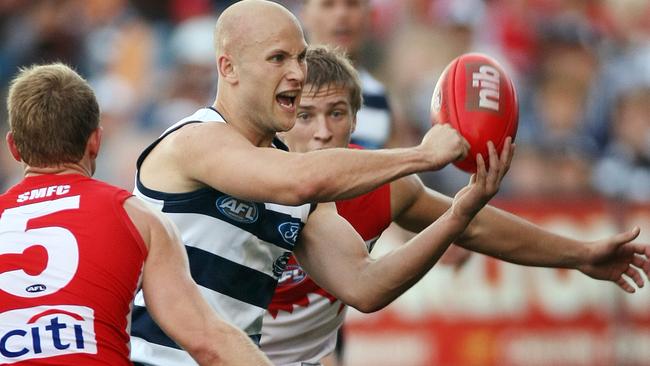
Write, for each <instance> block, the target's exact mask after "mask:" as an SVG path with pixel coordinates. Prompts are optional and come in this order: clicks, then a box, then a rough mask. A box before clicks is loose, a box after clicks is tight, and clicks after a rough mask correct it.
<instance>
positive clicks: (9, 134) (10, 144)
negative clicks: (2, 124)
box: [6, 131, 23, 163]
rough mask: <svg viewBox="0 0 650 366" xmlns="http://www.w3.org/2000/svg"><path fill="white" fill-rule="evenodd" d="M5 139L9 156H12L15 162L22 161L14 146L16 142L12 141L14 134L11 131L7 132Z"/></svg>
mask: <svg viewBox="0 0 650 366" xmlns="http://www.w3.org/2000/svg"><path fill="white" fill-rule="evenodd" d="M6 140H7V148H8V149H9V152H10V153H11V156H13V158H14V160H16V161H17V162H19V163H20V162H22V161H23V159H22V158H21V157H20V152H19V151H18V147H16V142H15V141H14V134H13V133H12V132H11V131H9V132H7V137H6Z"/></svg>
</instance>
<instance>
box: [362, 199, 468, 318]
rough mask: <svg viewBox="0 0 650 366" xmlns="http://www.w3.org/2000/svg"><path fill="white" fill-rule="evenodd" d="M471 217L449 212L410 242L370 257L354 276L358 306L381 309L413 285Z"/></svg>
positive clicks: (367, 309) (363, 308)
mask: <svg viewBox="0 0 650 366" xmlns="http://www.w3.org/2000/svg"><path fill="white" fill-rule="evenodd" d="M470 220H471V218H468V217H458V216H455V215H453V214H452V213H451V211H447V212H445V213H444V214H443V215H442V216H441V217H440V218H439V219H438V220H436V222H434V223H433V224H431V225H430V226H428V227H427V228H425V229H424V230H423V231H421V232H420V233H419V234H418V235H416V236H415V237H413V239H411V240H410V241H408V242H407V243H406V244H404V245H402V246H400V247H398V248H396V249H394V250H393V251H391V252H389V253H388V254H386V255H384V256H382V257H381V258H379V259H376V260H370V261H369V262H368V263H367V264H366V265H365V266H364V267H363V268H362V269H361V270H360V273H359V275H358V276H357V279H355V280H353V283H354V285H355V286H354V288H355V289H354V290H353V293H352V294H351V296H356V298H355V302H356V303H357V304H359V306H355V307H357V308H358V309H359V310H361V311H364V312H373V311H377V310H379V309H381V308H383V307H385V306H386V305H388V304H389V303H391V302H392V301H393V300H395V299H396V298H397V297H399V296H400V295H401V294H403V293H404V292H405V291H406V290H408V289H409V288H410V287H411V286H413V285H414V284H415V283H416V282H417V281H419V280H420V278H422V276H424V274H426V273H427V272H428V271H429V270H430V269H431V268H432V267H433V266H434V265H435V264H436V263H437V262H438V260H439V259H440V257H441V256H442V255H443V253H444V252H445V250H447V248H448V247H449V245H450V244H451V243H452V242H454V241H455V240H456V239H457V238H458V236H459V235H460V234H461V233H462V232H463V230H465V228H466V227H467V225H468V223H469V222H470Z"/></svg>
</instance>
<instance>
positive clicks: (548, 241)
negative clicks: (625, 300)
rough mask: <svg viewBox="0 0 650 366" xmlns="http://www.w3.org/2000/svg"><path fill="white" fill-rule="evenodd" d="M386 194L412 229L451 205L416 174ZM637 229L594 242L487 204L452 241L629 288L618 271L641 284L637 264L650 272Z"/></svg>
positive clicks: (397, 217)
mask: <svg viewBox="0 0 650 366" xmlns="http://www.w3.org/2000/svg"><path fill="white" fill-rule="evenodd" d="M391 196H392V198H391V199H392V200H393V201H392V203H391V204H392V207H393V208H394V210H395V212H394V220H395V221H396V222H397V223H398V224H399V225H400V226H402V227H404V228H406V229H408V230H411V231H414V232H418V231H420V230H422V229H424V228H425V227H426V226H427V225H429V224H430V223H431V222H432V221H433V220H435V219H436V218H437V217H439V216H440V215H442V214H443V213H444V212H445V210H447V209H448V208H449V207H450V206H451V204H452V199H451V198H449V197H447V196H445V195H442V194H440V193H438V192H435V191H433V190H431V189H429V188H426V187H425V186H424V185H423V184H422V182H421V181H420V180H419V179H418V178H417V177H416V176H409V177H404V178H402V179H399V180H397V181H395V182H393V183H391ZM637 234H638V230H636V229H633V230H630V231H627V232H624V233H620V234H618V235H614V236H611V237H609V238H605V239H603V240H599V241H595V242H585V241H580V240H574V239H571V238H568V237H565V236H562V235H558V234H554V233H552V232H550V231H548V230H545V229H542V228H541V227H539V226H537V225H534V224H532V223H531V222H529V221H526V220H524V219H522V218H519V217H517V216H515V215H513V214H510V213H508V212H506V211H503V210H500V209H497V208H495V207H492V206H489V205H488V206H486V207H485V208H483V209H482V210H481V212H479V213H478V214H477V215H476V218H475V219H474V220H472V222H471V223H470V225H469V226H468V228H467V230H465V231H464V232H463V234H461V235H460V237H459V238H458V240H457V241H456V242H455V243H456V244H458V245H461V246H463V247H464V248H467V249H469V250H472V251H476V252H480V253H484V254H487V255H490V256H493V257H495V258H499V259H502V260H505V261H508V262H512V263H517V264H522V265H528V266H543V267H561V268H571V269H578V270H580V271H581V272H583V273H585V274H586V275H588V276H590V277H592V278H595V279H599V280H608V281H612V282H614V283H616V284H617V285H618V286H620V287H621V288H622V289H623V290H625V291H627V292H634V288H633V287H632V286H631V285H630V284H629V283H628V282H626V281H625V280H624V279H623V275H625V276H627V277H629V278H630V279H632V280H633V281H634V282H635V283H636V284H637V285H638V286H641V285H642V284H643V281H642V278H641V276H640V273H639V271H638V270H637V269H641V270H642V271H644V272H645V273H646V274H647V273H649V272H650V262H649V261H648V256H650V246H647V245H642V244H638V243H631V241H632V240H633V239H634V238H636V236H637Z"/></svg>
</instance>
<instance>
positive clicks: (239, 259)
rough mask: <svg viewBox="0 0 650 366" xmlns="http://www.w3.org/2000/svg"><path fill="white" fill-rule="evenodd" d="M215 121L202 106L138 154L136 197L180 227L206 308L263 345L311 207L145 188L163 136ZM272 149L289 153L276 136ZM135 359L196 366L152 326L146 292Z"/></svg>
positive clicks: (134, 333) (135, 330) (138, 314)
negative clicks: (143, 175) (145, 169)
mask: <svg viewBox="0 0 650 366" xmlns="http://www.w3.org/2000/svg"><path fill="white" fill-rule="evenodd" d="M215 122H216V123H225V120H224V119H223V117H221V115H219V113H218V112H217V111H216V110H214V109H212V108H203V109H200V110H199V111H197V112H196V113H194V114H193V115H192V116H190V117H187V118H185V119H183V120H181V121H179V122H178V123H176V124H175V125H173V126H171V127H170V128H169V129H167V131H165V132H164V133H163V134H162V135H161V136H160V137H159V138H158V139H157V140H156V141H155V142H154V143H153V144H151V145H150V146H149V147H148V148H147V149H145V150H144V152H143V153H142V155H140V158H139V159H138V162H137V168H138V173H137V174H136V188H135V190H134V194H135V195H136V196H138V197H139V198H141V199H143V200H144V201H146V202H148V203H150V204H152V205H153V206H155V208H157V209H159V210H161V211H162V212H164V213H165V214H167V216H168V217H169V218H170V219H171V220H172V221H173V222H174V223H175V224H176V226H178V228H179V230H180V232H181V237H182V240H183V243H184V244H185V248H186V250H187V255H188V257H189V263H190V271H191V273H192V277H193V278H194V280H195V281H196V283H197V284H198V285H199V288H200V290H201V293H202V294H203V297H204V298H205V299H206V300H207V301H208V303H209V304H210V305H211V306H212V307H213V308H214V309H215V310H216V311H217V312H218V313H219V315H221V316H222V317H223V318H225V319H227V320H228V321H230V322H231V323H233V324H234V325H235V326H237V327H239V328H241V329H242V330H243V331H244V332H245V333H246V334H248V335H249V336H250V337H251V339H253V340H254V341H255V342H256V343H259V337H260V330H261V327H262V317H263V315H264V312H265V311H266V308H267V306H268V305H269V303H270V301H271V297H272V296H273V292H274V290H275V286H276V284H277V280H278V278H279V276H280V275H281V274H282V271H283V270H284V267H285V265H286V260H287V257H288V255H289V252H290V251H292V250H293V247H294V245H295V244H296V240H297V238H298V233H299V232H300V230H301V229H302V227H303V226H304V224H305V222H306V220H307V217H308V215H309V213H310V210H311V205H309V204H306V205H302V206H283V205H278V204H269V203H259V202H250V201H245V200H241V199H238V198H236V197H232V196H229V195H227V194H225V193H223V192H220V191H218V190H216V189H212V188H209V187H206V188H202V189H199V190H196V191H194V192H188V193H165V192H159V191H154V190H151V189H148V188H146V187H145V186H144V185H143V184H142V182H141V181H140V176H139V168H140V166H141V164H142V162H143V160H144V158H145V157H146V156H147V155H148V154H149V152H150V151H151V150H152V149H153V148H154V147H155V146H156V145H157V144H158V143H159V142H160V141H161V140H162V139H163V138H164V137H165V136H167V135H168V134H170V133H171V132H173V131H176V130H177V129H179V128H181V127H183V126H184V125H186V124H189V123H215ZM274 146H275V147H276V148H280V149H285V150H286V146H285V145H284V144H282V142H280V141H279V140H277V139H276V141H274ZM131 359H132V360H133V361H134V362H136V363H140V364H144V365H158V366H162V365H170V366H171V365H196V363H195V362H194V361H193V360H192V358H191V357H190V356H189V354H187V353H186V352H185V351H183V350H181V349H180V348H179V346H178V345H176V344H175V343H174V342H173V341H172V340H171V339H170V338H168V337H167V336H166V335H165V334H164V333H163V332H162V330H161V329H160V328H159V327H158V326H157V325H156V323H154V321H153V320H152V318H151V317H150V316H149V313H148V312H147V309H146V307H145V304H144V298H143V295H142V291H139V292H138V293H137V294H136V297H135V304H134V309H133V319H132V324H131Z"/></svg>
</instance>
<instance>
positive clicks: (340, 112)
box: [330, 109, 345, 119]
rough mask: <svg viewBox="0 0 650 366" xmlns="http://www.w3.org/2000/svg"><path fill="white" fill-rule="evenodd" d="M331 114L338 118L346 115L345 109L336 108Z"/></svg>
mask: <svg viewBox="0 0 650 366" xmlns="http://www.w3.org/2000/svg"><path fill="white" fill-rule="evenodd" d="M330 115H331V116H332V117H334V118H336V119H339V118H343V117H344V116H345V111H342V110H340V109H335V110H333V111H332V113H330Z"/></svg>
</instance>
